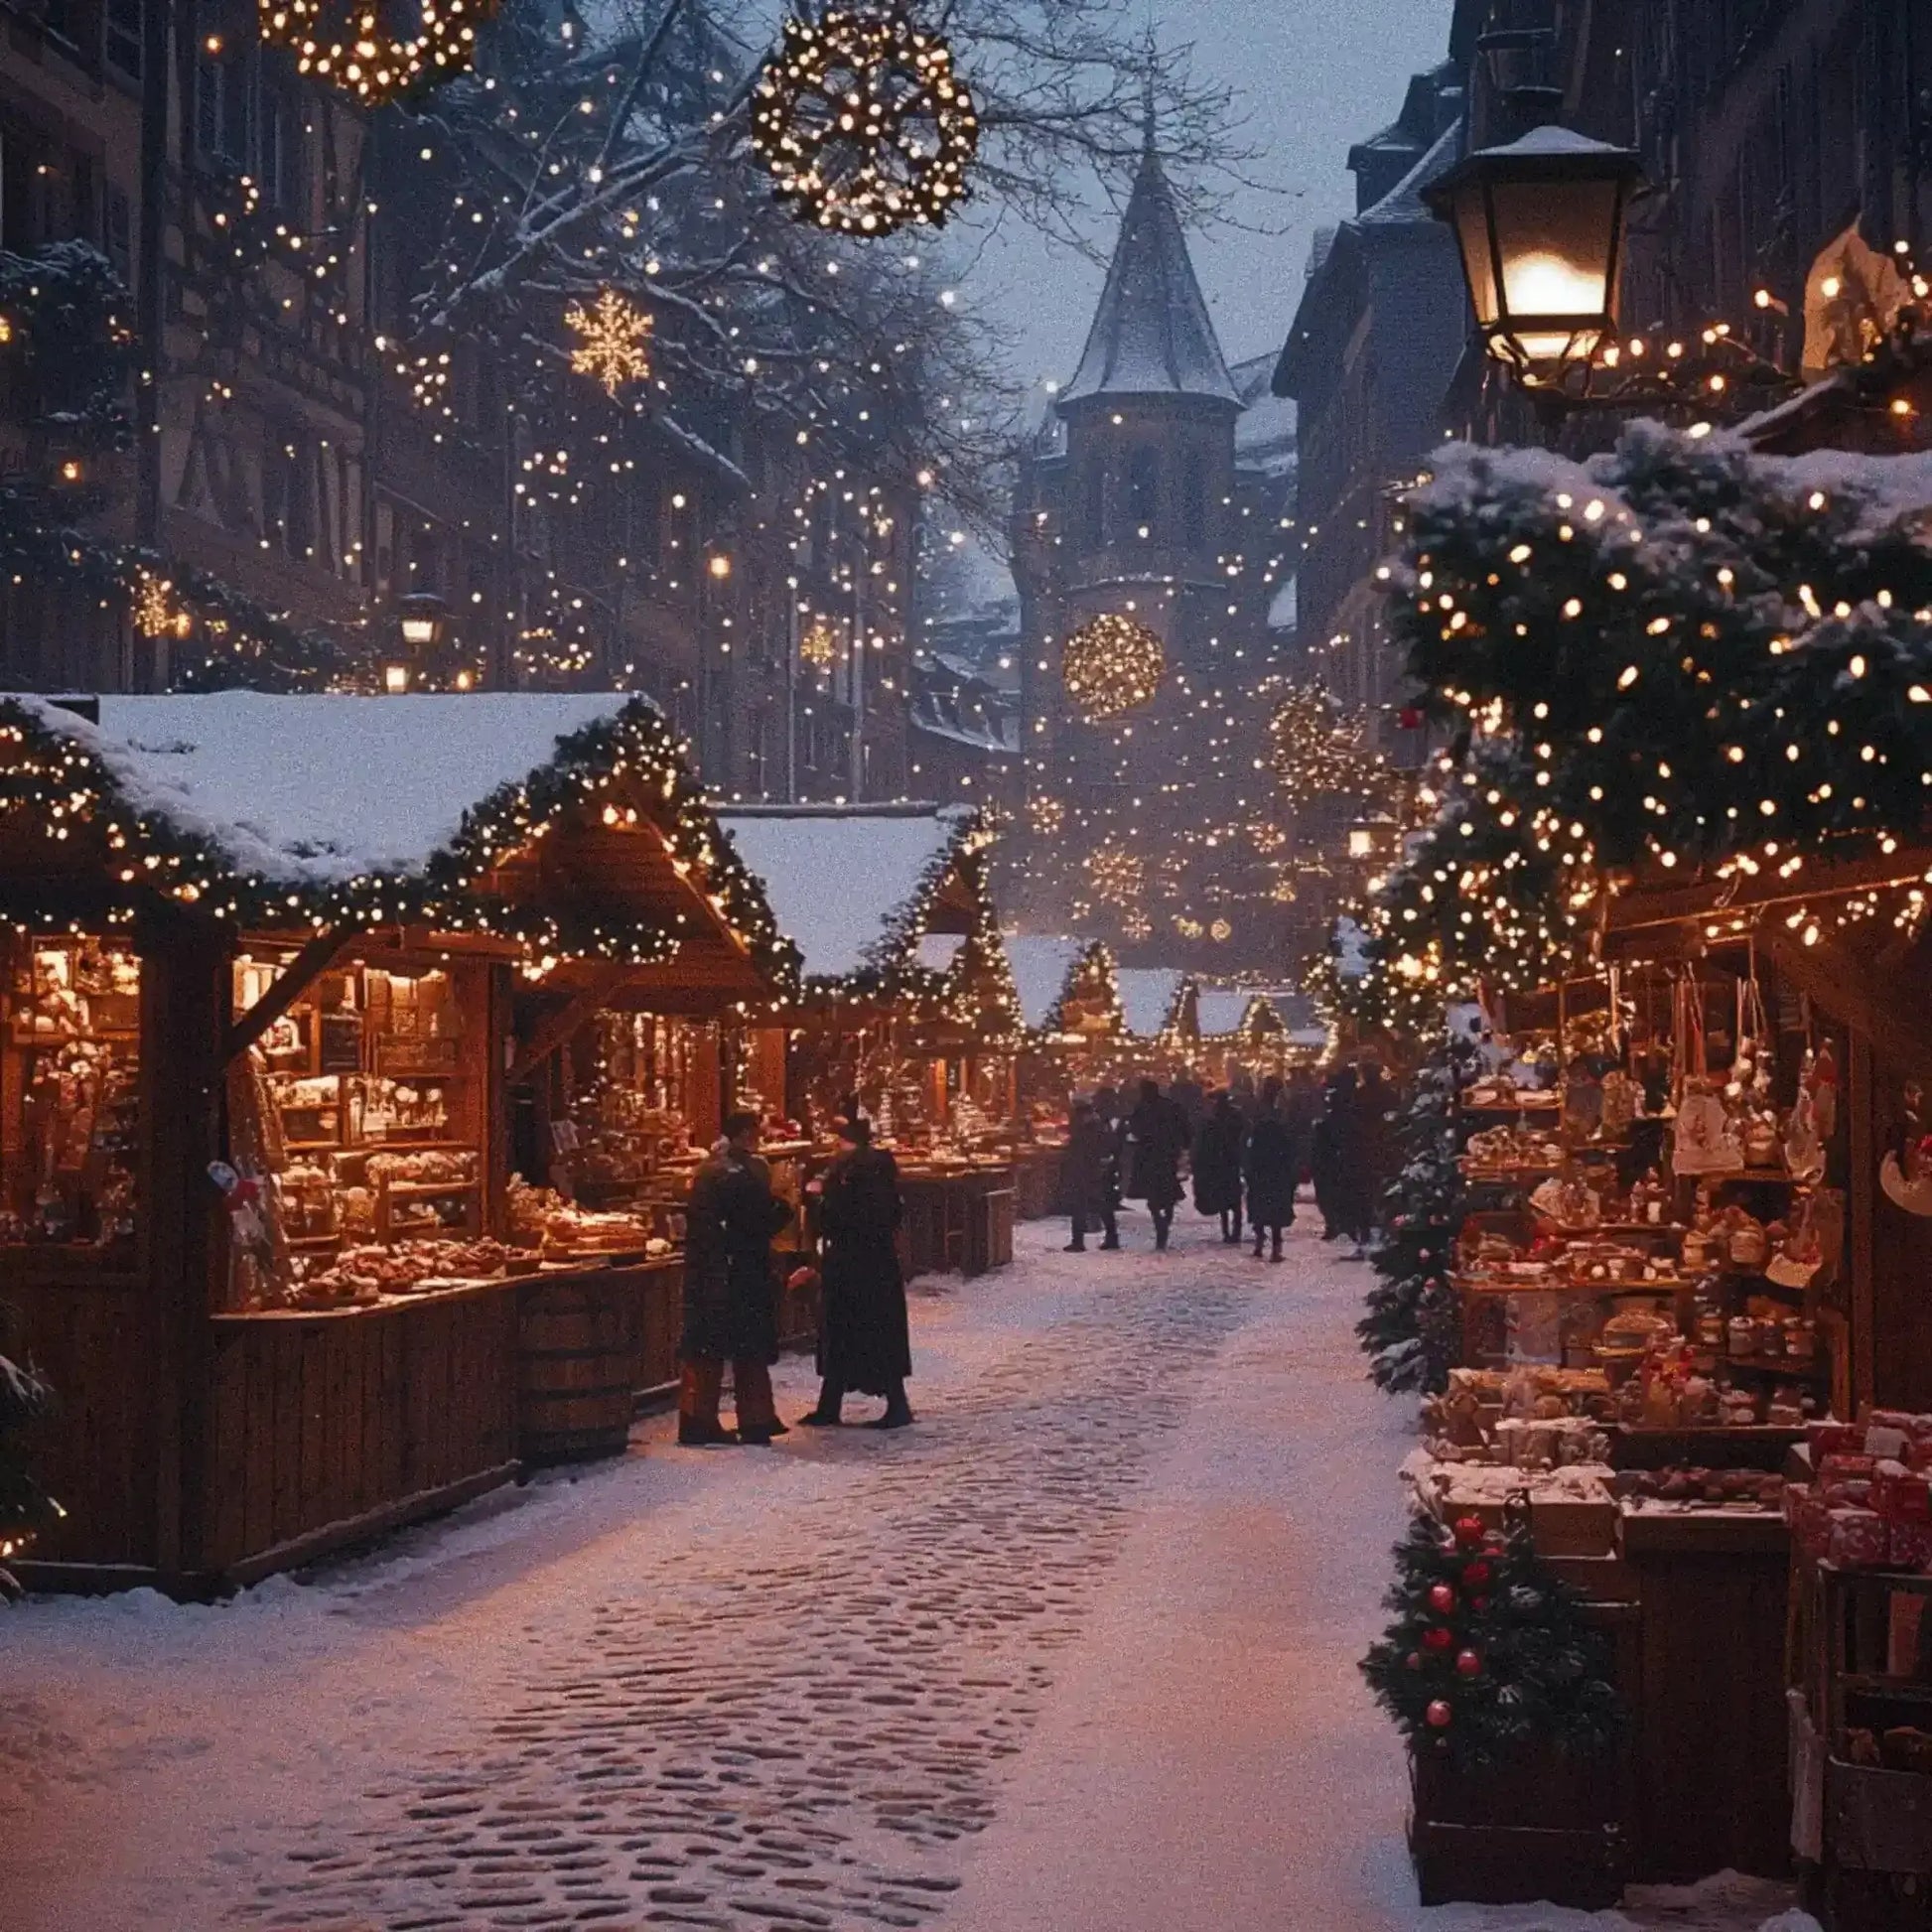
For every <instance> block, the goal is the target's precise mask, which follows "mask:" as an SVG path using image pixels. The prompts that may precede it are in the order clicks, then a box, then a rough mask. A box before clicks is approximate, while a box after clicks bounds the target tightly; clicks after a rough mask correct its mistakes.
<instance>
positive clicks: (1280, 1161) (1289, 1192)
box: [1246, 1073, 1302, 1261]
mask: <svg viewBox="0 0 1932 1932" xmlns="http://www.w3.org/2000/svg"><path fill="white" fill-rule="evenodd" d="M1301 1166H1302V1155H1301V1149H1300V1148H1299V1147H1298V1146H1297V1145H1296V1140H1295V1130H1294V1129H1293V1128H1292V1127H1291V1126H1290V1125H1289V1122H1288V1117H1287V1114H1286V1113H1285V1112H1284V1110H1283V1107H1282V1083H1281V1082H1280V1081H1279V1080H1278V1079H1276V1078H1275V1076H1274V1075H1273V1074H1272V1073H1271V1074H1270V1075H1269V1076H1268V1078H1267V1079H1266V1080H1265V1081H1263V1083H1262V1088H1261V1100H1260V1104H1259V1106H1258V1107H1257V1109H1256V1112H1255V1121H1254V1125H1253V1126H1252V1127H1250V1128H1249V1129H1248V1146H1247V1151H1246V1169H1247V1180H1248V1221H1249V1224H1250V1225H1251V1226H1252V1227H1253V1229H1254V1235H1255V1259H1256V1260H1257V1261H1259V1260H1260V1259H1261V1251H1262V1244H1263V1241H1264V1240H1267V1241H1269V1242H1270V1243H1271V1244H1272V1247H1271V1252H1270V1254H1269V1259H1270V1260H1271V1261H1280V1260H1281V1258H1282V1233H1283V1230H1284V1229H1286V1228H1290V1227H1292V1226H1294V1224H1295V1182H1296V1177H1297V1175H1298V1174H1299V1173H1300V1172H1301Z"/></svg>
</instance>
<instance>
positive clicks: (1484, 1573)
mask: <svg viewBox="0 0 1932 1932" xmlns="http://www.w3.org/2000/svg"><path fill="white" fill-rule="evenodd" d="M1488 1581H1489V1566H1488V1565H1487V1564H1486V1563H1484V1562H1483V1560H1482V1559H1481V1558H1480V1557H1477V1558H1476V1559H1475V1560H1474V1561H1473V1562H1471V1563H1468V1564H1465V1565H1464V1566H1463V1569H1462V1584H1463V1587H1464V1588H1466V1589H1480V1588H1481V1587H1483V1585H1484V1584H1486V1583H1487V1582H1488Z"/></svg>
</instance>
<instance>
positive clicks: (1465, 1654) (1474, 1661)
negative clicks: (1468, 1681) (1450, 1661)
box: [1455, 1650, 1482, 1677]
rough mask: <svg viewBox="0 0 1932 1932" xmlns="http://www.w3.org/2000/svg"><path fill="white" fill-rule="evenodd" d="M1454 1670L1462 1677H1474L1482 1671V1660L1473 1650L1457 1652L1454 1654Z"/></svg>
mask: <svg viewBox="0 0 1932 1932" xmlns="http://www.w3.org/2000/svg"><path fill="white" fill-rule="evenodd" d="M1455 1668H1456V1669H1457V1671H1459V1672H1460V1673H1461V1675H1462V1676H1464V1677H1476V1676H1479V1675H1480V1674H1481V1671H1482V1658H1481V1657H1480V1656H1479V1655H1478V1654H1477V1653H1476V1652H1475V1651H1473V1650H1458V1651H1457V1652H1456V1653H1455Z"/></svg>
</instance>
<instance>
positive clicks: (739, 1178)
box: [677, 1113, 791, 1449]
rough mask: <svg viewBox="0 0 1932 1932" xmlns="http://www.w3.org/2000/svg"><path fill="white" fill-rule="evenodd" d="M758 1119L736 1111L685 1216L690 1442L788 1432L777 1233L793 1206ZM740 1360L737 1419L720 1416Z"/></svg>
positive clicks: (684, 1429) (685, 1428)
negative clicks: (733, 1423) (781, 1409)
mask: <svg viewBox="0 0 1932 1932" xmlns="http://www.w3.org/2000/svg"><path fill="white" fill-rule="evenodd" d="M758 1148H759V1117H758V1115H757V1114H746V1113H739V1114H733V1115H732V1116H731V1117H730V1118H729V1119H728V1120H727V1121H726V1122H725V1138H724V1140H723V1142H722V1143H721V1144H720V1145H719V1147H718V1148H717V1149H716V1150H714V1151H713V1153H712V1155H711V1158H710V1159H709V1160H707V1161H706V1162H705V1163H704V1165H703V1166H702V1167H701V1168H699V1170H698V1173H697V1178H696V1179H695V1180H694V1181H693V1182H692V1185H691V1200H690V1205H689V1207H688V1209H687V1210H686V1214H685V1246H684V1333H683V1335H682V1337H681V1338H680V1340H679V1342H678V1359H679V1360H680V1361H681V1362H682V1363H683V1365H684V1375H683V1381H682V1383H681V1386H680V1388H679V1391H678V1406H677V1439H678V1441H679V1442H680V1443H681V1444H683V1445H684V1446H685V1447H686V1448H690V1449H709V1448H711V1447H713V1446H714V1445H717V1444H721V1443H751V1444H757V1445H760V1446H763V1445H768V1444H769V1443H770V1441H771V1439H772V1437H774V1436H783V1435H785V1434H787V1433H788V1432H787V1431H786V1429H785V1426H784V1424H783V1423H781V1422H780V1421H779V1420H778V1412H777V1409H776V1408H775V1407H774V1406H773V1403H772V1400H771V1364H772V1363H773V1362H775V1361H776V1360H777V1359H778V1300H777V1290H776V1284H775V1283H774V1282H773V1281H772V1278H771V1237H772V1236H773V1235H775V1234H776V1233H777V1232H778V1230H779V1229H780V1228H782V1227H783V1226H784V1225H785V1223H786V1222H787V1221H788V1220H790V1218H791V1210H790V1208H788V1207H787V1206H786V1205H785V1204H784V1202H783V1201H781V1200H779V1199H777V1198H776V1197H775V1196H774V1195H773V1194H772V1192H771V1170H770V1169H769V1168H768V1167H767V1166H766V1165H765V1164H764V1162H763V1161H761V1160H760V1159H759V1151H758ZM727 1361H729V1362H730V1363H731V1365H732V1388H733V1390H734V1391H735V1399H736V1402H737V1405H738V1427H737V1429H736V1430H729V1429H726V1428H725V1427H724V1426H723V1425H722V1424H721V1423H720V1422H719V1420H718V1401H719V1397H720V1395H721V1394H722V1393H723V1390H724V1382H725V1364H726V1362H727Z"/></svg>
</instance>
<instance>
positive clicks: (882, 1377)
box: [804, 1117, 912, 1429]
mask: <svg viewBox="0 0 1932 1932" xmlns="http://www.w3.org/2000/svg"><path fill="white" fill-rule="evenodd" d="M839 1138H840V1139H841V1140H842V1141H844V1142H845V1144H846V1145H845V1148H844V1150H843V1152H841V1153H840V1155H839V1156H838V1158H837V1159H836V1160H835V1161H834V1162H833V1163H832V1165H831V1166H830V1167H829V1168H827V1169H826V1171H825V1173H824V1175H823V1177H822V1179H821V1182H820V1196H819V1208H818V1231H819V1238H820V1241H821V1243H822V1251H821V1258H820V1262H819V1278H820V1281H821V1283H822V1285H823V1288H824V1298H825V1299H824V1314H823V1316H822V1318H821V1320H820V1324H819V1337H818V1373H819V1377H820V1382H819V1390H818V1407H817V1408H816V1409H814V1410H813V1411H812V1412H811V1414H810V1415H808V1416H806V1417H805V1418H804V1421H805V1422H807V1423H808V1424H810V1425H811V1426H812V1427H813V1428H815V1429H833V1428H836V1427H837V1426H838V1424H839V1423H840V1422H841V1421H842V1420H843V1418H842V1417H841V1415H840V1410H841V1409H842V1408H843V1406H844V1403H845V1398H846V1396H847V1395H848V1394H849V1393H856V1394H859V1395H880V1396H884V1397H885V1398H886V1413H885V1414H884V1415H883V1416H881V1417H879V1418H878V1420H877V1421H874V1422H870V1423H868V1424H867V1425H866V1427H867V1428H868V1429H903V1428H904V1427H905V1425H906V1424H907V1423H909V1422H910V1421H911V1420H912V1410H911V1406H910V1405H909V1404H908V1403H907V1401H906V1400H905V1378H906V1377H907V1376H908V1375H910V1374H911V1373H912V1341H911V1335H910V1332H909V1329H908V1327H907V1323H906V1316H905V1279H904V1277H903V1275H901V1274H900V1272H899V1265H898V1248H897V1243H896V1239H895V1237H896V1236H897V1233H898V1224H899V1220H900V1217H901V1215H902V1212H903V1209H902V1206H901V1204H900V1201H899V1193H898V1164H897V1162H896V1161H895V1160H894V1159H893V1157H892V1156H891V1155H890V1154H888V1153H887V1152H886V1151H885V1149H883V1148H876V1147H874V1146H873V1144H872V1122H871V1121H869V1120H863V1119H859V1118H857V1117H851V1118H848V1119H845V1120H842V1121H840V1123H839Z"/></svg>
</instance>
